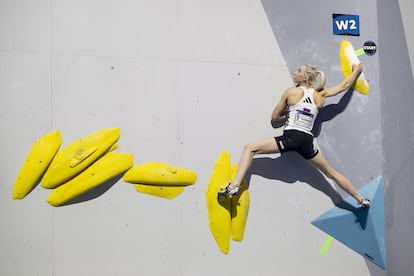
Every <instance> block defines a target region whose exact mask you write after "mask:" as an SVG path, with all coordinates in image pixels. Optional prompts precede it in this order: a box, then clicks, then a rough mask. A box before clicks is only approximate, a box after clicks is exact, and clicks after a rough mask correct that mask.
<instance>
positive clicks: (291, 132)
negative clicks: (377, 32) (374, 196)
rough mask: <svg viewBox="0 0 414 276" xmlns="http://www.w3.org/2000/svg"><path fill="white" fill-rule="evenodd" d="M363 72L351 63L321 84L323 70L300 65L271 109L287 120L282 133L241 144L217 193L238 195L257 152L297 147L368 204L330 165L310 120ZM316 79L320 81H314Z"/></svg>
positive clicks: (279, 118) (274, 116)
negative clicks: (229, 177) (331, 82)
mask: <svg viewBox="0 0 414 276" xmlns="http://www.w3.org/2000/svg"><path fill="white" fill-rule="evenodd" d="M361 72H362V64H361V63H359V64H354V65H353V71H352V73H351V74H350V75H349V76H348V77H346V78H345V79H343V80H342V81H341V83H339V84H337V85H335V86H332V87H329V88H323V87H324V85H325V83H326V78H325V74H324V73H323V72H322V71H318V70H317V69H316V68H315V67H314V66H312V65H309V64H306V65H302V66H300V67H299V68H298V69H297V71H296V72H295V73H294V75H293V82H294V83H295V84H296V87H293V88H288V89H287V90H286V91H285V92H284V93H283V95H282V97H281V99H280V101H279V103H278V104H277V105H276V106H275V108H274V109H273V112H272V121H282V120H286V123H285V126H284V129H283V134H282V136H278V137H274V138H273V137H272V138H268V139H263V140H260V141H257V142H253V143H249V144H247V145H245V146H244V147H243V152H242V155H241V158H240V161H239V165H238V170H237V172H236V176H235V178H234V180H233V181H232V182H231V183H229V184H228V185H227V186H226V188H225V189H224V190H222V191H219V193H218V195H219V196H227V195H237V194H238V193H239V187H240V184H241V182H242V180H243V178H244V176H245V174H246V172H247V170H248V168H249V167H250V166H251V164H252V160H253V157H254V156H255V155H256V154H269V153H279V152H280V153H283V152H287V151H296V152H297V153H299V154H300V155H302V156H303V157H304V158H305V159H306V160H308V161H309V162H310V163H311V164H312V165H313V166H315V167H316V168H318V169H319V170H320V171H321V172H322V173H323V174H324V175H325V176H327V177H328V178H330V179H332V180H334V181H335V182H336V183H337V184H338V185H339V186H340V187H341V188H342V189H343V190H344V191H346V192H347V193H348V194H349V195H351V196H352V197H354V198H355V199H356V200H357V202H358V204H359V205H361V206H362V207H364V208H369V207H370V204H371V203H370V201H369V199H366V198H363V197H362V196H361V195H360V194H359V193H358V191H357V190H356V189H355V188H354V186H353V185H352V184H351V182H350V181H349V180H348V179H347V178H346V177H345V176H343V175H342V174H341V173H339V172H338V171H336V170H335V169H334V168H333V167H331V166H330V165H329V163H328V162H327V160H326V159H325V157H324V156H323V154H322V152H321V151H320V150H319V149H318V148H317V147H316V146H315V145H314V143H313V140H314V136H313V134H312V128H313V124H314V122H315V119H316V116H317V115H318V111H319V109H320V108H322V107H323V105H324V103H325V99H326V98H327V97H332V96H335V95H337V94H339V93H341V92H343V91H346V90H348V89H349V88H350V87H351V86H352V85H353V83H354V82H355V81H356V79H357V78H358V76H359V74H361ZM318 80H319V85H317V86H316V87H315V84H316V83H317V82H318Z"/></svg>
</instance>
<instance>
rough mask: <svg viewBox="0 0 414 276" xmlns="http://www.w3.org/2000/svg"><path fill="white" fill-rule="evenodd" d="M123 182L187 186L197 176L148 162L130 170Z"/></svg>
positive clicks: (190, 171) (177, 168) (160, 163)
mask: <svg viewBox="0 0 414 276" xmlns="http://www.w3.org/2000/svg"><path fill="white" fill-rule="evenodd" d="M123 180H124V181H125V182H129V183H133V184H148V185H160V186H188V185H193V184H194V183H195V182H196V180H197V174H196V173H195V172H194V171H192V170H188V169H184V168H179V167H176V166H173V165H169V164H165V163H162V162H150V163H146V164H143V165H139V166H135V167H133V168H131V169H130V170H128V171H127V172H126V173H125V175H124V177H123Z"/></svg>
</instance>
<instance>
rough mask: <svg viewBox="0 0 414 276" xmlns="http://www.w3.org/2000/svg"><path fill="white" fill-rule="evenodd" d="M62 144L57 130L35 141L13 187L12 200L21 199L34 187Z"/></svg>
mask: <svg viewBox="0 0 414 276" xmlns="http://www.w3.org/2000/svg"><path fill="white" fill-rule="evenodd" d="M61 144H62V137H61V135H60V131H59V130H55V131H53V132H50V133H48V134H46V135H44V136H43V137H41V138H39V139H38V140H36V141H35V142H34V144H33V146H32V148H31V149H30V151H29V153H28V155H27V157H26V160H25V161H24V163H23V165H22V167H21V169H20V171H19V174H18V175H17V177H16V181H15V182H14V187H13V195H12V197H13V199H23V198H25V197H26V196H27V195H28V194H29V192H30V191H31V190H32V189H33V188H34V187H35V186H36V184H37V183H38V181H39V180H40V178H41V177H42V175H43V174H44V172H45V171H46V170H47V168H48V166H49V164H50V162H52V160H53V157H54V156H55V155H56V153H57V151H58V150H59V147H60V145H61Z"/></svg>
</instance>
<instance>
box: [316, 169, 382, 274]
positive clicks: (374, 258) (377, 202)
mask: <svg viewBox="0 0 414 276" xmlns="http://www.w3.org/2000/svg"><path fill="white" fill-rule="evenodd" d="M359 193H360V194H361V195H362V196H363V197H365V198H368V199H370V200H371V207H370V208H369V209H366V208H361V207H358V206H357V202H356V200H355V199H353V198H352V197H348V198H347V199H345V200H344V201H343V202H341V203H339V204H337V206H335V207H333V208H332V209H330V210H328V211H327V212H326V213H324V214H322V215H321V216H319V217H318V218H316V219H315V220H314V221H312V222H311V223H312V224H313V225H314V226H316V227H318V228H319V229H320V230H322V231H324V232H325V233H327V234H329V235H331V236H332V237H334V238H335V239H336V240H338V241H340V242H342V243H343V244H344V245H346V246H348V247H349V248H351V249H352V250H354V251H355V252H357V253H358V254H360V255H362V256H363V257H364V258H366V259H367V260H369V261H371V262H373V263H374V264H376V265H378V266H379V267H381V268H383V269H385V268H386V252H385V231H384V189H383V184H382V177H378V178H377V179H376V180H374V181H373V182H371V183H369V184H368V185H366V186H365V187H363V188H362V189H361V190H359Z"/></svg>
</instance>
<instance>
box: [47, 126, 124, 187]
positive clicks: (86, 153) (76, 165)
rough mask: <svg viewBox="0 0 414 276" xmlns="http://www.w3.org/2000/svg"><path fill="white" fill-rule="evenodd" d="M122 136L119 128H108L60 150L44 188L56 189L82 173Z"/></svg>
mask: <svg viewBox="0 0 414 276" xmlns="http://www.w3.org/2000/svg"><path fill="white" fill-rule="evenodd" d="M120 135H121V131H120V129H119V128H106V129H102V130H100V131H97V132H95V133H92V134H90V135H88V136H85V137H84V138H82V139H79V140H77V141H75V142H73V143H71V144H70V145H68V146H67V147H66V148H64V149H62V150H60V151H59V152H58V153H57V154H56V156H55V158H54V159H53V161H52V163H51V164H50V166H49V169H48V170H47V171H46V173H45V175H44V176H43V178H42V180H41V185H42V187H44V188H49V189H50V188H56V187H57V186H59V185H60V184H62V183H64V182H66V181H68V180H70V179H71V178H73V177H74V176H76V175H78V174H79V173H81V172H82V171H83V170H84V169H86V168H87V167H88V166H89V165H91V164H92V163H93V162H95V161H96V160H97V159H98V158H99V157H101V156H102V155H103V154H105V153H106V152H108V151H109V150H110V149H111V147H112V146H113V145H114V144H115V143H116V142H117V141H118V139H119V137H120Z"/></svg>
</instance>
